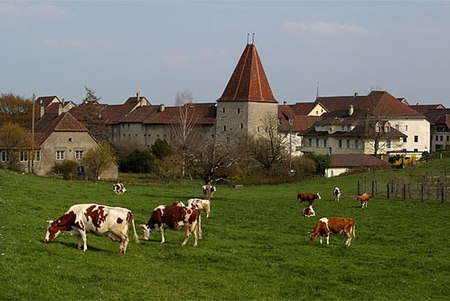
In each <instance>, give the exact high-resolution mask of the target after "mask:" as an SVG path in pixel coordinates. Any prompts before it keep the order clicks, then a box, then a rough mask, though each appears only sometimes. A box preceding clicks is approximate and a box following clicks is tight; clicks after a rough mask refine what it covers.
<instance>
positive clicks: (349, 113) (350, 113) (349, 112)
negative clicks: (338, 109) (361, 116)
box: [348, 105, 353, 116]
mask: <svg viewBox="0 0 450 301" xmlns="http://www.w3.org/2000/svg"><path fill="white" fill-rule="evenodd" d="M352 115H353V105H350V108H349V109H348V116H352Z"/></svg>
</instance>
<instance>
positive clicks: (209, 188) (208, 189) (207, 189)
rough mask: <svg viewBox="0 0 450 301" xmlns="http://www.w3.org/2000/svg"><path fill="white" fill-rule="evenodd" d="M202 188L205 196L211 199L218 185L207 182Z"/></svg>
mask: <svg viewBox="0 0 450 301" xmlns="http://www.w3.org/2000/svg"><path fill="white" fill-rule="evenodd" d="M202 190H203V198H205V199H207V200H210V199H212V196H213V194H214V192H216V187H215V186H213V185H211V184H206V185H203V186H202Z"/></svg>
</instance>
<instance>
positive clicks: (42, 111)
mask: <svg viewBox="0 0 450 301" xmlns="http://www.w3.org/2000/svg"><path fill="white" fill-rule="evenodd" d="M40 109H41V110H40V113H39V118H42V116H44V114H45V108H44V106H43V105H42V104H41V106H40Z"/></svg>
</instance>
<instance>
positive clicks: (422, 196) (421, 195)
mask: <svg viewBox="0 0 450 301" xmlns="http://www.w3.org/2000/svg"><path fill="white" fill-rule="evenodd" d="M424 189H425V187H424V186H423V184H422V185H421V187H420V199H421V201H422V202H423V200H424V198H425V191H424Z"/></svg>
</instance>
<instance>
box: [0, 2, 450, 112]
mask: <svg viewBox="0 0 450 301" xmlns="http://www.w3.org/2000/svg"><path fill="white" fill-rule="evenodd" d="M449 16H450V1H425V0H422V1H319V0H316V1H294V0H291V1H287V0H266V1H264V0H261V1H256V0H253V1H251V0H234V1H233V0H229V1H224V0H205V1H189V0H185V1H183V0H147V1H145V0H141V1H117V0H116V1H87V0H85V1H37V0H36V1H20V0H19V1H3V0H0V93H13V94H16V95H19V96H23V97H26V98H31V97H32V96H33V95H36V97H39V96H51V95H56V96H58V97H59V98H60V99H64V100H71V101H73V102H75V103H76V104H79V103H81V101H82V100H83V99H84V98H85V97H86V89H85V87H87V88H89V89H91V90H93V91H95V95H96V96H97V97H100V103H106V104H121V103H123V102H125V101H126V99H127V98H128V97H131V96H134V95H136V92H138V91H139V92H140V94H141V95H143V96H145V97H146V98H147V99H148V100H149V101H150V103H151V104H154V105H158V104H165V105H174V104H175V98H176V95H177V93H181V92H184V91H188V92H189V93H190V94H191V95H192V96H193V98H194V99H193V100H194V101H195V102H215V101H216V100H217V99H218V98H220V96H221V95H222V93H223V91H224V89H225V86H226V85H227V83H228V80H229V79H230V77H231V74H232V72H233V70H234V68H235V67H236V64H237V62H238V60H239V58H240V56H241V54H242V52H243V50H244V48H245V46H246V44H247V38H248V35H249V34H250V42H251V41H252V36H253V33H254V44H255V45H256V48H257V50H258V53H259V56H260V58H261V61H262V64H263V66H264V70H265V72H266V75H267V78H268V80H269V83H270V85H271V88H272V92H273V94H274V96H275V98H276V99H277V100H278V102H279V103H280V104H281V103H283V102H287V103H291V104H293V103H296V102H312V101H314V100H315V98H316V95H317V94H318V95H319V96H345V95H353V94H354V93H358V94H359V95H367V94H368V93H369V92H370V91H372V90H384V91H387V92H389V93H390V94H392V95H393V96H395V97H404V98H406V100H407V101H408V102H409V103H410V104H416V103H420V104H444V105H445V106H446V107H448V108H450V17H449Z"/></svg>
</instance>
